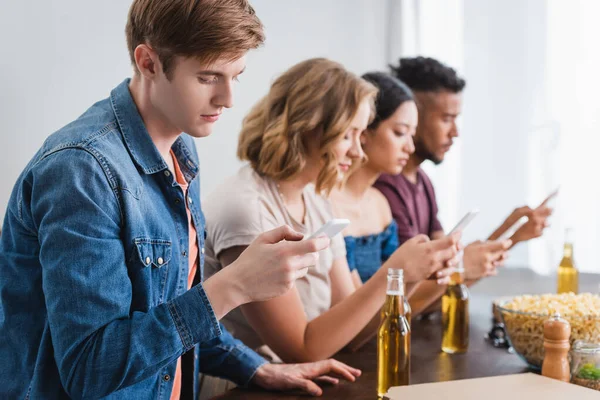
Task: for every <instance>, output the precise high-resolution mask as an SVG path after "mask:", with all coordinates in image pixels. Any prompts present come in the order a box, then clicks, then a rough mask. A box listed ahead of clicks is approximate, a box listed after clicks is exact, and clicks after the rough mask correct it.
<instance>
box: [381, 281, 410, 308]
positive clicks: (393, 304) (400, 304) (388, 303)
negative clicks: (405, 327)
mask: <svg viewBox="0 0 600 400" xmlns="http://www.w3.org/2000/svg"><path fill="white" fill-rule="evenodd" d="M404 312H405V310H404V281H403V279H402V278H399V277H391V276H388V281H387V290H386V300H385V314H387V315H388V316H394V315H395V316H401V315H404Z"/></svg>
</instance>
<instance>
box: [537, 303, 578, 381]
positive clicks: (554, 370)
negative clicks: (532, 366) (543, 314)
mask: <svg viewBox="0 0 600 400" xmlns="http://www.w3.org/2000/svg"><path fill="white" fill-rule="evenodd" d="M570 336H571V325H570V324H569V321H567V320H565V319H563V318H561V317H560V315H559V314H554V315H553V316H552V317H550V318H549V319H547V320H546V322H544V349H545V352H546V355H545V356H544V362H543V363H542V375H544V376H547V377H548V378H553V379H558V380H560V381H564V382H569V380H570V377H571V375H570V368H569V360H568V359H567V356H568V354H569V347H570V346H569V337H570Z"/></svg>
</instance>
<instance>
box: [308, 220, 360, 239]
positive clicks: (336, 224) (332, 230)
mask: <svg viewBox="0 0 600 400" xmlns="http://www.w3.org/2000/svg"><path fill="white" fill-rule="evenodd" d="M348 225H350V221H349V220H347V219H342V218H336V219H332V220H329V221H327V223H325V225H323V226H322V227H320V228H319V229H318V230H317V231H316V232H315V233H313V234H312V235H310V236H309V237H308V238H307V239H314V238H316V237H318V236H321V235H327V236H328V237H329V238H330V239H331V238H333V237H334V236H335V235H337V234H338V233H340V232H341V231H343V230H344V228H345V227H347V226H348Z"/></svg>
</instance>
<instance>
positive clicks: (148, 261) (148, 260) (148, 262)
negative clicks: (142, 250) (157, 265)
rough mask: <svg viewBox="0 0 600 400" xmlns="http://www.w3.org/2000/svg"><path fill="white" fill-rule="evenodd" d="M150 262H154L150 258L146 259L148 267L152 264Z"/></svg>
mask: <svg viewBox="0 0 600 400" xmlns="http://www.w3.org/2000/svg"><path fill="white" fill-rule="evenodd" d="M150 261H152V260H151V259H150V257H146V265H148V264H150Z"/></svg>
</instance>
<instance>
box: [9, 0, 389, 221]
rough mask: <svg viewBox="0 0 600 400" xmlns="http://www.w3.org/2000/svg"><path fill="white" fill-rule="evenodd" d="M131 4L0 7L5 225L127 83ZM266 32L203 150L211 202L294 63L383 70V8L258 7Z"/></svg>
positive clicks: (68, 0)
mask: <svg viewBox="0 0 600 400" xmlns="http://www.w3.org/2000/svg"><path fill="white" fill-rule="evenodd" d="M129 4H130V2H129V1H123V0H103V1H101V2H94V1H81V0H60V1H51V2H46V1H37V2H35V4H32V3H31V2H25V1H10V0H1V1H0V40H1V42H0V43H1V47H0V48H1V49H2V53H1V56H0V57H1V58H0V121H2V129H1V131H0V149H1V150H0V151H1V152H2V157H0V168H1V170H2V172H3V173H2V175H1V177H0V210H1V211H0V220H1V219H2V218H3V216H4V212H5V209H6V204H7V202H8V199H9V196H10V192H11V190H12V187H13V185H14V182H15V181H16V179H17V177H18V174H19V173H20V172H21V170H22V169H23V167H24V166H25V165H26V164H27V162H28V161H29V159H30V158H31V157H32V155H33V154H34V153H35V151H36V150H37V149H38V148H39V147H40V145H41V144H42V142H43V141H44V139H45V138H46V137H47V136H48V135H49V134H51V133H52V132H53V131H55V130H57V129H59V128H60V127H62V126H63V125H65V124H67V123H68V122H69V121H71V120H73V119H75V118H76V117H77V116H78V115H80V114H81V113H82V112H83V111H85V110H86V109H87V108H88V107H89V106H90V105H92V104H93V103H94V102H95V101H97V100H100V99H102V98H105V97H107V96H108V94H109V92H110V90H111V89H112V88H113V87H114V86H116V85H117V84H119V83H120V82H121V81H122V80H123V79H124V78H125V77H128V76H130V75H131V68H130V65H129V58H128V54H127V48H126V44H125V34H124V29H125V22H126V18H127V10H128V8H129ZM252 4H253V5H254V7H255V9H256V11H257V13H258V15H259V17H260V18H261V20H262V21H263V23H264V25H265V27H266V34H267V41H266V44H265V46H264V47H263V48H261V49H259V50H257V51H254V52H252V53H251V54H250V56H249V58H248V66H247V70H246V72H245V73H244V75H243V76H242V77H241V78H240V80H241V82H240V83H239V84H238V88H237V92H236V94H235V96H236V97H235V107H234V108H233V109H231V110H227V111H226V112H225V115H224V116H223V118H221V121H219V122H218V123H217V125H216V128H215V131H214V133H213V135H212V136H211V137H209V138H207V139H202V140H198V141H197V145H198V149H199V152H200V157H201V165H202V175H201V176H202V187H203V193H204V194H206V193H207V192H208V191H210V190H211V189H212V188H214V187H215V185H217V184H218V183H219V182H220V180H221V179H222V178H224V177H225V176H227V175H229V174H232V173H233V172H234V171H235V170H236V169H237V167H238V165H239V164H238V162H237V161H236V158H235V148H236V143H237V135H238V132H239V127H240V126H241V121H242V118H243V116H244V115H245V114H246V113H247V112H248V110H249V109H250V107H251V106H252V105H253V104H254V102H256V101H257V100H258V99H259V98H260V97H261V96H262V95H264V94H265V93H266V91H267V90H268V86H269V84H270V82H271V81H272V80H273V79H274V78H275V77H276V76H277V75H278V74H280V73H281V72H283V71H284V70H285V69H287V68H288V67H290V66H291V65H293V64H294V63H296V62H298V61H301V60H303V59H306V58H310V57H317V56H326V57H328V58H331V59H333V60H336V61H339V62H341V63H343V64H344V65H345V66H346V67H348V68H349V69H350V70H352V71H354V72H356V73H363V72H366V71H367V70H371V69H378V68H382V67H383V66H385V51H386V48H385V44H384V41H383V39H384V35H385V24H384V23H382V21H385V15H384V13H385V5H386V4H387V2H386V1H385V0H377V1H370V0H328V1H319V0H303V1H301V2H293V1H272V0H255V1H252Z"/></svg>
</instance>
